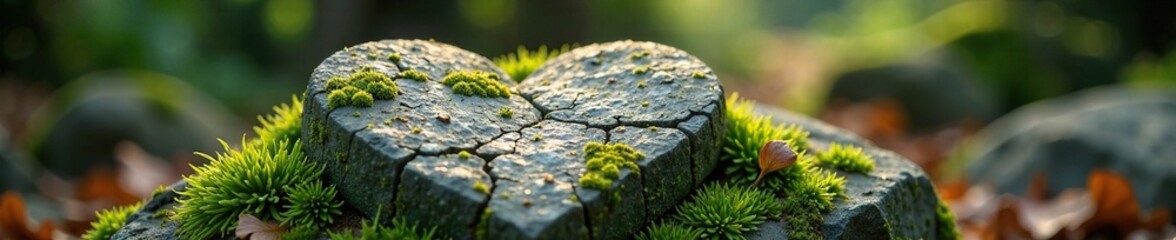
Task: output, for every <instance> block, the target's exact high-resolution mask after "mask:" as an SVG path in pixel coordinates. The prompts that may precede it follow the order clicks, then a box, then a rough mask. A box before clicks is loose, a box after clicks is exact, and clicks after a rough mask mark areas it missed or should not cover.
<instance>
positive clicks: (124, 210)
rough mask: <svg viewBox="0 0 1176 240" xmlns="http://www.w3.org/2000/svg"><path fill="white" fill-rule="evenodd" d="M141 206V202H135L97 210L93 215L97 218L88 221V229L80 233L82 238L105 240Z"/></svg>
mask: <svg viewBox="0 0 1176 240" xmlns="http://www.w3.org/2000/svg"><path fill="white" fill-rule="evenodd" d="M140 208H142V203H136V204H134V205H130V206H122V207H114V208H110V209H105V210H102V211H98V212H97V213H95V215H96V216H97V217H98V219H96V220H94V221H93V222H90V230H87V231H86V233H84V234H82V239H85V240H99V239H101V240H106V239H110V237H112V236H114V233H115V232H118V230H119V229H120V228H122V227H123V224H126V222H127V218H129V217H130V216H131V214H135V212H138V211H139V209H140Z"/></svg>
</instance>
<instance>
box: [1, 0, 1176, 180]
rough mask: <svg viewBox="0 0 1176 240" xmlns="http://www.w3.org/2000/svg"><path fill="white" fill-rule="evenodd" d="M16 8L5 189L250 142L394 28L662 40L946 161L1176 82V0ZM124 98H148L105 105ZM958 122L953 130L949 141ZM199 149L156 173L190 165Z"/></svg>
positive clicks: (537, 40)
mask: <svg viewBox="0 0 1176 240" xmlns="http://www.w3.org/2000/svg"><path fill="white" fill-rule="evenodd" d="M0 6H2V8H0V52H2V55H0V123H2V124H3V129H2V131H0V146H3V154H2V155H0V157H3V158H4V159H5V161H4V164H6V165H15V166H6V167H3V168H5V169H15V170H9V171H18V172H19V173H18V174H5V175H6V176H24V177H23V178H21V177H10V178H18V179H15V180H12V179H10V180H5V181H6V182H5V186H4V189H22V188H32V187H30V186H32V185H35V184H33V183H31V182H41V181H42V180H40V177H38V176H40V175H41V174H40V173H39V172H40V171H41V170H40V169H42V168H48V170H49V171H51V172H54V173H55V175H56V176H57V177H60V178H63V179H67V180H68V179H75V178H79V177H81V176H85V175H92V173H90V174H87V172H88V171H89V170H87V168H89V167H90V166H92V165H100V166H111V167H113V166H116V165H117V164H114V162H115V161H123V162H124V165H125V160H120V159H118V158H119V157H118V156H117V155H118V154H119V151H116V150H112V149H128V148H120V147H118V146H120V145H118V143H119V142H122V141H130V142H133V143H136V145H138V146H140V147H141V148H142V150H141V151H143V152H146V153H148V154H149V155H151V156H156V157H159V158H164V159H172V160H173V161H171V162H173V163H174V162H177V161H178V162H181V163H185V164H186V163H187V162H188V161H191V160H192V159H193V158H192V157H191V154H190V153H191V152H192V151H193V150H205V151H206V150H211V149H215V147H216V145H215V144H216V143H215V141H214V139H215V138H216V137H221V138H227V139H235V138H237V137H238V136H239V134H241V133H244V132H248V128H247V126H250V125H252V124H255V116H256V115H258V114H261V113H266V112H268V111H269V109H270V108H271V107H272V106H274V105H277V104H279V103H283V102H288V101H289V99H290V96H291V95H295V94H300V93H301V92H302V91H303V90H304V89H305V86H306V82H307V80H308V77H309V73H310V72H311V70H312V69H313V68H314V67H315V66H316V65H317V64H318V63H319V62H320V61H321V60H322V59H323V58H325V57H326V56H328V55H330V54H331V53H333V52H335V51H338V50H340V49H342V48H343V47H345V46H350V45H354V44H359V43H362V42H366V41H374V40H379V39H394V38H416V39H430V38H431V39H436V40H437V41H440V42H445V43H449V44H453V45H456V46H459V47H462V48H465V49H468V50H470V51H473V52H476V53H480V54H482V55H484V56H487V57H494V56H498V55H502V54H506V53H510V52H513V51H514V50H515V49H516V47H518V46H520V45H522V46H527V47H530V48H534V47H537V46H539V45H548V46H558V45H563V44H576V43H578V44H582V45H583V44H591V43H596V42H604V41H613V40H622V39H635V40H648V41H656V42H661V43H664V44H667V45H670V46H675V47H678V48H681V49H683V50H685V51H687V52H690V53H692V54H694V55H696V56H697V57H699V58H701V59H702V60H703V61H705V62H706V63H707V64H709V65H710V66H711V67H712V68H714V69H715V71H716V72H717V73H718V75H719V76H720V79H721V80H722V81H723V82H724V85H725V86H726V89H727V91H728V93H731V92H740V93H741V96H743V97H745V98H750V99H754V100H757V101H760V102H762V103H767V104H773V105H777V106H781V107H784V108H788V109H791V110H794V111H797V112H801V113H804V114H808V115H812V116H815V117H819V118H822V119H824V120H826V121H829V122H832V123H834V124H836V125H839V126H842V127H844V128H847V129H850V130H852V131H855V132H857V133H859V134H861V135H863V136H866V137H868V138H870V139H871V140H874V141H875V142H877V143H878V144H879V145H882V146H883V147H887V148H890V149H894V150H895V151H897V152H899V153H901V154H903V155H906V156H907V157H908V158H911V159H912V160H914V161H916V162H917V163H920V164H922V165H923V166H924V167H927V168H931V167H935V166H936V165H937V163H939V162H942V161H943V160H944V159H945V158H947V155H948V154H949V153H950V152H951V151H952V149H953V148H954V146H955V142H956V140H958V139H963V138H965V137H967V136H968V135H970V133H971V132H974V131H975V130H976V129H979V128H981V127H983V126H984V124H985V123H987V122H988V121H991V120H992V119H994V118H996V117H998V116H1000V115H1002V114H1003V113H1006V112H1008V111H1010V110H1012V109H1014V108H1016V107H1018V106H1021V105H1024V104H1026V103H1029V102H1032V101H1034V100H1039V99H1044V98H1049V97H1053V96H1059V95H1063V94H1066V93H1069V92H1073V91H1076V90H1080V89H1085V88H1089V87H1092V86H1099V85H1107V84H1115V83H1124V82H1126V83H1136V82H1147V81H1169V82H1171V81H1174V80H1176V55H1174V54H1171V49H1172V44H1173V41H1174V40H1176V14H1172V11H1171V10H1173V9H1176V2H1173V1H1145V0H1124V1H1100V0H1021V1H1012V0H829V1H795V0H784V1H774V0H731V1H707V0H654V1H630V0H599V1H543V0H485V1H474V0H468V1H372V0H368V1H311V0H228V1H149V0H122V1H113V0H86V1H76V0H35V1H21V0H0ZM109 95H116V96H122V97H130V98H132V100H131V102H132V103H130V104H129V105H126V107H119V106H121V105H117V104H110V103H104V102H103V103H100V104H91V105H94V106H90V105H86V104H87V103H86V101H93V99H102V98H101V97H93V96H109ZM116 102H117V101H116ZM103 107H107V108H109V109H107V108H103ZM79 109H81V110H85V111H80V110H79ZM144 109H145V110H144ZM128 119H130V120H128ZM78 129H106V130H104V131H88V132H87V131H82V130H78ZM160 129H170V130H172V132H166V133H161V132H160V131H161V130H160ZM945 133H952V134H954V135H951V136H952V137H951V140H947V141H946V143H944V142H943V141H939V140H935V139H940V138H942V136H943V134H945ZM928 139H931V140H928ZM230 142H232V141H230ZM82 149H92V151H88V152H87V151H84V150H82ZM129 149H133V148H129ZM128 151H131V150H128ZM63 152H65V153H63ZM132 152H133V151H132ZM55 159H57V160H55ZM175 159H179V160H175ZM77 162H84V163H86V164H76V163H77ZM185 164H174V165H176V167H172V168H173V169H176V170H174V171H173V172H174V173H175V174H171V175H168V176H164V177H162V178H161V179H163V180H156V181H159V182H167V181H174V179H178V174H182V173H185V171H186V170H183V169H186V168H185V167H184V166H185ZM71 168H73V169H71ZM42 188H43V187H42ZM42 191H44V189H42Z"/></svg>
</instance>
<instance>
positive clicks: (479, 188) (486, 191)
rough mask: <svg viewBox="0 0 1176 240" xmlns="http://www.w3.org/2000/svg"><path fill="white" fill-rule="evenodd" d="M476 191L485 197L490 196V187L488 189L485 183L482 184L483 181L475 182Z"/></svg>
mask: <svg viewBox="0 0 1176 240" xmlns="http://www.w3.org/2000/svg"><path fill="white" fill-rule="evenodd" d="M474 191H478V192H480V193H482V194H485V195H490V187H487V186H486V184H485V183H482V181H475V182H474Z"/></svg>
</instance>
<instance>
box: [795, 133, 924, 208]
mask: <svg viewBox="0 0 1176 240" xmlns="http://www.w3.org/2000/svg"><path fill="white" fill-rule="evenodd" d="M817 159H818V160H820V161H819V162H820V165H821V166H822V167H826V168H837V169H841V170H845V171H847V172H855V173H862V174H865V173H869V172H870V171H874V159H873V158H871V157H870V155H866V154H865V153H864V152H862V149H861V148H858V147H854V146H851V145H841V144H838V143H833V144H832V145H830V146H829V150H828V151H825V152H823V153H821V154H817ZM916 192H917V191H916ZM916 197H917V196H916Z"/></svg>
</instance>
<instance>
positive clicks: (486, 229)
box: [474, 196, 506, 239]
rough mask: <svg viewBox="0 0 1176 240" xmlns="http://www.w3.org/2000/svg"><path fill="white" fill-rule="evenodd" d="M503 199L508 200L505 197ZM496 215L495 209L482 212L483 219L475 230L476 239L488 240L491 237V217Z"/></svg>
mask: <svg viewBox="0 0 1176 240" xmlns="http://www.w3.org/2000/svg"><path fill="white" fill-rule="evenodd" d="M503 198H506V197H505V196H504V197H503ZM493 215H494V209H493V208H490V207H486V210H484V211H482V219H479V220H478V226H477V228H475V229H474V239H488V238H487V237H488V236H489V235H490V216H493Z"/></svg>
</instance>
